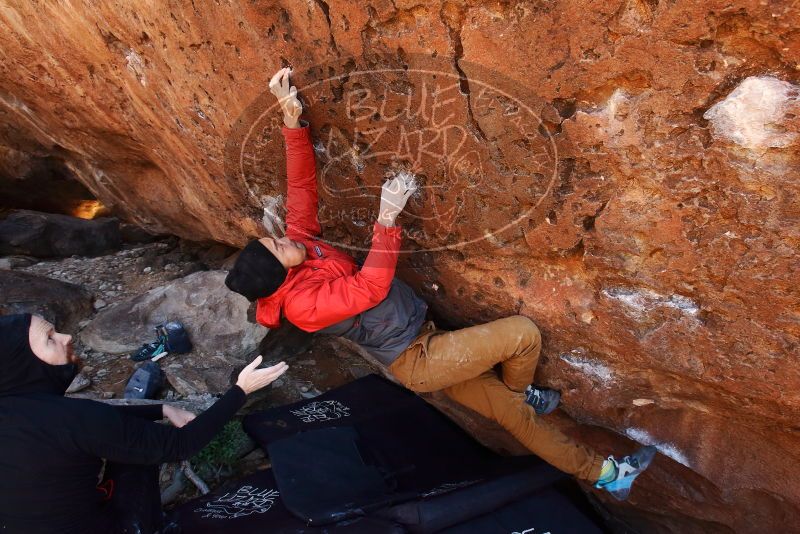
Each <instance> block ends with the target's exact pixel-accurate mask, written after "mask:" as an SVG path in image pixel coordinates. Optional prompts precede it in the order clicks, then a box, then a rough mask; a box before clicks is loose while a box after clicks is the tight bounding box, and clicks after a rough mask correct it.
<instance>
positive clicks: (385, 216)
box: [378, 174, 417, 226]
mask: <svg viewBox="0 0 800 534" xmlns="http://www.w3.org/2000/svg"><path fill="white" fill-rule="evenodd" d="M416 190H417V184H416V183H415V182H414V178H413V177H412V176H411V175H406V174H400V175H398V176H395V177H394V178H392V179H390V180H386V183H385V184H383V189H382V190H381V206H380V209H379V211H378V222H379V223H380V224H382V225H383V226H394V221H395V219H397V216H398V215H400V212H401V211H403V208H405V207H406V202H408V199H409V197H411V195H413V194H414V191H416Z"/></svg>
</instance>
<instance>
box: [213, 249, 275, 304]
mask: <svg viewBox="0 0 800 534" xmlns="http://www.w3.org/2000/svg"><path fill="white" fill-rule="evenodd" d="M284 280H286V268H285V267H284V266H283V265H282V264H281V262H280V261H278V258H276V257H275V256H274V255H273V254H272V252H270V251H269V249H267V247H265V246H264V245H263V244H262V243H260V242H259V241H258V240H253V241H250V243H248V244H247V246H246V247H244V250H242V253H241V254H239V257H238V258H236V263H235V264H234V265H233V269H231V271H230V272H229V273H228V276H226V277H225V285H226V286H228V289H230V290H231V291H235V292H237V293H239V294H240V295H244V296H245V297H246V298H247V300H249V301H251V302H252V301H254V300H256V299H260V298H263V297H268V296H270V295H272V294H273V293H275V291H277V290H278V288H279V287H281V284H282V283H283V281H284Z"/></svg>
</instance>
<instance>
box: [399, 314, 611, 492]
mask: <svg viewBox="0 0 800 534" xmlns="http://www.w3.org/2000/svg"><path fill="white" fill-rule="evenodd" d="M541 340H542V338H541V335H540V334H539V329H538V328H537V327H536V325H535V324H534V323H533V321H531V320H530V319H528V318H527V317H523V316H521V315H517V316H513V317H506V318H505V319H498V320H497V321H492V322H490V323H487V324H483V325H478V326H472V327H470V328H464V329H461V330H456V331H453V332H446V331H442V330H437V329H436V325H434V324H433V322H430V321H429V322H427V323H425V325H423V327H422V333H421V334H420V335H419V336H417V338H416V339H415V340H414V341H413V342H412V343H411V344H410V345H409V346H408V348H407V349H406V350H405V351H403V353H402V354H400V356H399V357H398V358H397V359H396V360H395V361H394V362H393V363H392V364H391V365H390V366H389V371H390V372H391V373H392V375H394V376H395V377H396V378H397V379H398V380H399V381H400V382H401V383H402V384H403V385H404V386H405V387H407V388H408V389H410V390H412V391H416V392H418V393H428V392H431V391H438V390H441V391H442V392H443V393H444V394H445V395H447V396H448V397H450V398H451V399H453V400H454V401H456V402H458V403H459V404H462V405H463V406H466V407H467V408H470V409H471V410H474V411H475V412H477V413H479V414H481V415H482V416H484V417H487V418H489V419H492V420H494V421H496V422H497V423H499V424H500V425H501V426H502V427H503V428H505V429H506V430H507V431H508V432H510V433H511V434H512V435H513V436H514V437H515V438H517V440H519V441H520V442H521V443H522V444H523V445H525V447H527V448H528V449H529V450H530V451H531V452H532V453H534V454H535V455H537V456H539V457H540V458H542V459H543V460H545V461H546V462H548V463H549V464H551V465H553V466H555V467H557V468H558V469H560V470H561V471H564V472H565V473H569V474H572V475H574V476H576V477H578V478H582V479H585V480H589V481H591V482H596V481H597V479H598V478H600V469H601V467H602V465H603V460H604V459H603V457H602V456H599V455H598V454H596V453H595V452H594V451H592V450H591V449H589V448H587V447H585V446H583V445H580V444H578V443H576V442H575V441H574V440H572V439H570V438H568V437H567V436H565V435H564V434H563V433H561V431H559V430H558V429H556V428H555V427H553V426H552V425H550V424H548V423H547V422H546V421H544V420H543V418H541V417H539V416H537V415H536V412H535V411H534V410H533V408H532V407H531V406H530V405H528V404H526V403H525V394H524V391H525V388H526V387H527V386H528V384H530V383H531V382H532V381H533V374H534V372H535V370H536V364H537V362H538V361H539V351H540V350H541V346H542V341H541ZM497 364H500V370H501V376H502V380H501V379H500V377H498V374H497V373H496V372H495V370H494V366H495V365H497Z"/></svg>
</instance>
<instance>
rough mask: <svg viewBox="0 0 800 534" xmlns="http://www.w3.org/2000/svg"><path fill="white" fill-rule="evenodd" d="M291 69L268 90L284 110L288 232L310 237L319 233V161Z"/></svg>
mask: <svg viewBox="0 0 800 534" xmlns="http://www.w3.org/2000/svg"><path fill="white" fill-rule="evenodd" d="M290 74H291V69H290V68H288V67H286V68H283V69H281V70H279V71H278V72H277V73H275V75H274V76H273V77H272V79H271V80H270V82H269V90H270V91H271V92H272V94H274V95H275V97H276V98H277V99H278V102H279V103H280V105H281V109H282V111H283V124H284V126H283V128H282V129H281V132H282V133H283V137H284V139H285V141H286V177H287V187H286V191H287V193H286V194H287V199H286V235H287V236H288V237H289V238H290V239H309V238H311V237H314V236H316V235H318V234H319V233H320V226H319V220H318V218H317V211H318V199H317V165H316V160H315V159H314V149H313V147H312V146H311V129H310V127H309V125H308V121H305V120H301V119H300V115H301V114H302V113H303V105H302V104H301V103H300V100H299V99H298V98H297V87H295V86H293V85H291V82H290V80H289V76H290Z"/></svg>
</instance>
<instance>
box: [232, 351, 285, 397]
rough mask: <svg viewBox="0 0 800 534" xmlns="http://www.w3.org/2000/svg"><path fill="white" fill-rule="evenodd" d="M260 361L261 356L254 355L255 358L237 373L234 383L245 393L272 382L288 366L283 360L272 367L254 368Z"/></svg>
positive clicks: (261, 359)
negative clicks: (237, 376)
mask: <svg viewBox="0 0 800 534" xmlns="http://www.w3.org/2000/svg"><path fill="white" fill-rule="evenodd" d="M262 361H263V358H262V357H261V356H258V357H256V359H255V360H253V361H252V362H250V364H249V365H248V366H247V367H245V368H244V369H242V372H241V373H239V378H238V379H237V380H236V385H237V386H239V387H240V388H242V391H244V392H245V394H247V395H249V394H251V393H253V392H254V391H258V390H259V389H261V388H263V387H265V386H268V385H270V384H272V383H273V382H274V381H275V379H276V378H278V377H279V376H281V375H282V374H283V373H285V372H286V370H287V369H288V368H289V366H288V365H286V364H285V363H284V362H280V363H278V364H275V365H273V366H272V367H265V368H264V369H256V367H258V366H259V365H261V362H262Z"/></svg>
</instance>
